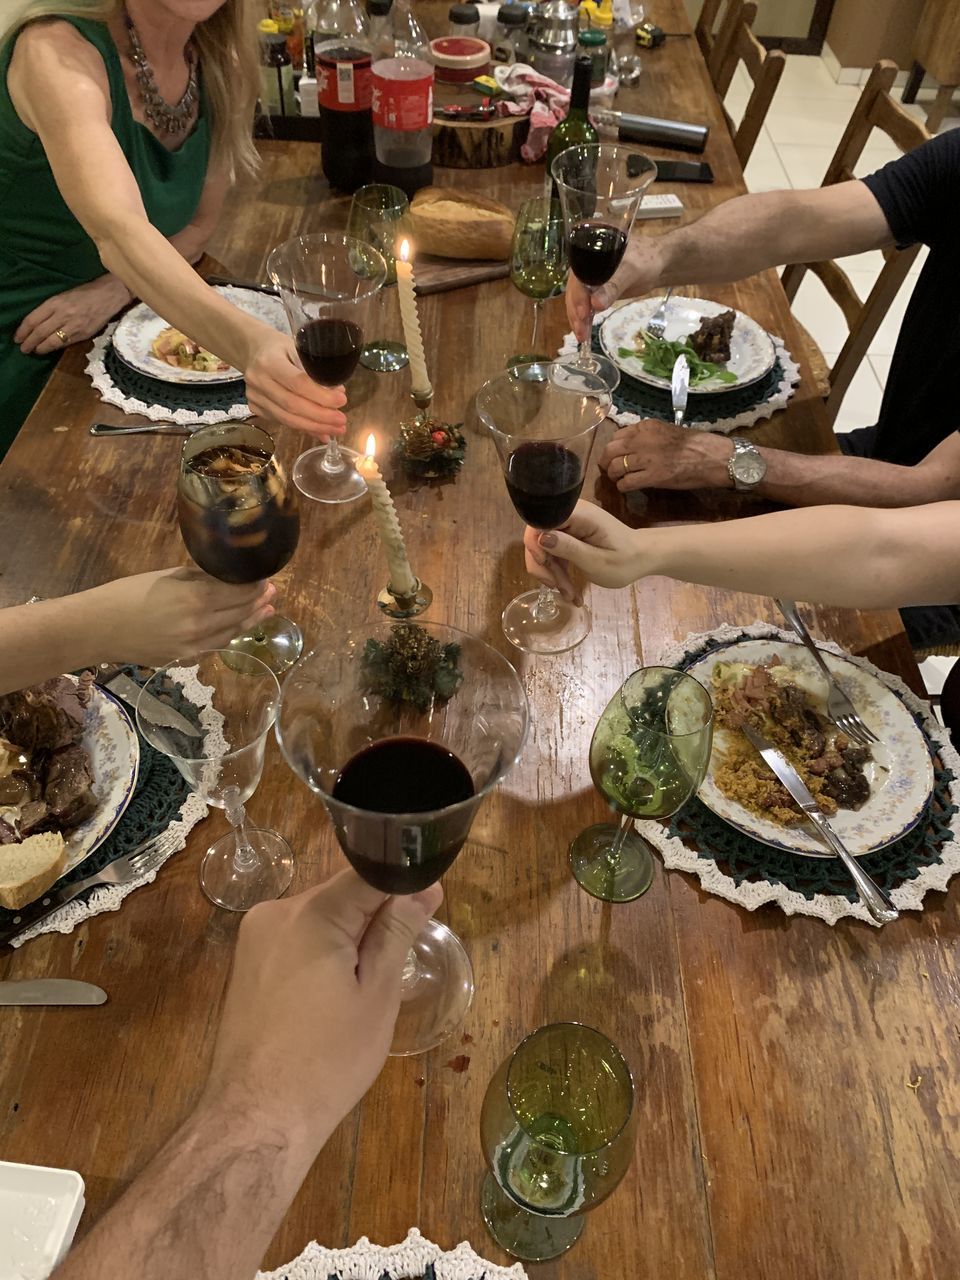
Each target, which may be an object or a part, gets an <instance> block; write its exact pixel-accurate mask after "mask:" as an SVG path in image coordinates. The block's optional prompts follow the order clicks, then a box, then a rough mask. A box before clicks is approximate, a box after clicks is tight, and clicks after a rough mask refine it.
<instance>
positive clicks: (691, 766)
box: [570, 667, 713, 902]
mask: <svg viewBox="0 0 960 1280" xmlns="http://www.w3.org/2000/svg"><path fill="white" fill-rule="evenodd" d="M712 742H713V702H712V700H711V697H710V694H709V693H708V692H707V690H706V689H705V688H704V686H703V685H702V684H701V683H700V681H699V680H696V679H695V678H694V677H693V676H691V675H687V673H686V672H685V671H675V670H674V669H673V668H672V667H641V668H640V670H639V671H635V672H634V673H633V675H632V676H629V677H628V678H627V679H626V680H625V681H624V682H623V684H622V685H621V687H620V688H619V689H618V690H617V692H616V694H615V695H614V696H613V698H612V699H611V700H610V702H609V703H608V705H607V707H606V709H605V710H604V712H603V715H601V717H600V720H599V721H598V723H597V727H596V729H595V730H594V732H593V739H592V740H591V743H590V775H591V777H592V778H593V784H594V786H595V787H596V788H597V790H598V791H599V792H600V794H601V795H602V796H603V797H604V799H605V800H607V801H608V803H609V804H610V806H611V807H612V808H613V809H615V810H617V811H619V813H620V814H621V815H622V817H621V819H620V824H619V826H614V825H613V823H609V822H601V823H597V824H596V825H595V826H592V827H587V828H586V830H584V831H581V832H580V834H579V835H578V836H577V838H576V839H575V840H574V842H573V844H571V846H570V866H571V868H572V870H573V874H574V877H575V878H576V880H577V883H578V884H579V885H580V886H581V887H582V888H584V889H586V891H587V892H588V893H591V894H593V896H594V897H595V898H600V899H602V901H604V902H631V901H632V900H633V899H634V898H639V897H640V895H641V894H642V893H646V891H647V889H649V887H650V882H651V880H652V879H653V855H652V854H651V852H650V846H649V845H648V843H647V841H646V840H644V839H643V837H642V836H640V835H638V834H637V832H636V831H633V830H631V827H632V826H633V819H634V818H668V817H670V815H671V814H674V813H676V812H677V810H678V809H679V808H680V807H681V806H682V805H684V804H686V802H687V801H688V800H689V799H690V797H691V796H692V795H694V794H695V792H696V791H698V790H699V787H700V783H701V782H702V781H703V778H704V774H705V773H706V771H707V765H708V764H709V762H710V748H711V745H712Z"/></svg>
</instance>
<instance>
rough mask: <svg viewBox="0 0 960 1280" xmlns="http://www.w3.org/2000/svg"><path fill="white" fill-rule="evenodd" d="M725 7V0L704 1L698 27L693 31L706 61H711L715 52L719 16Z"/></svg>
mask: <svg viewBox="0 0 960 1280" xmlns="http://www.w3.org/2000/svg"><path fill="white" fill-rule="evenodd" d="M723 5H724V0H703V8H702V9H701V10H700V17H699V18H698V19H697V25H696V26H695V27H694V29H693V34H694V35H695V36H696V37H697V44H698V45H699V46H700V52H701V53H702V54H703V56H704V60H705V61H709V59H710V54H711V52H712V51H713V45H714V41H715V40H716V38H717V37H716V29H717V16H718V14H719V13H720V10H721V9H722V8H723Z"/></svg>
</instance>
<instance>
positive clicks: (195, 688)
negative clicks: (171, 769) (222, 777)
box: [11, 667, 223, 947]
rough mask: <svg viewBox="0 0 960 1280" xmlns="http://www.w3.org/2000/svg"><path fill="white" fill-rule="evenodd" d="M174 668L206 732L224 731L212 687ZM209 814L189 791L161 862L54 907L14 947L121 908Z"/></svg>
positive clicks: (70, 929) (170, 828)
mask: <svg viewBox="0 0 960 1280" xmlns="http://www.w3.org/2000/svg"><path fill="white" fill-rule="evenodd" d="M174 671H175V674H176V675H177V676H178V678H180V679H182V681H183V688H184V692H185V693H186V695H187V697H188V698H189V700H190V701H191V702H192V703H193V704H194V705H195V706H197V707H199V708H200V722H201V724H202V725H203V727H204V730H205V733H219V732H221V729H222V725H223V716H222V715H220V713H219V712H218V711H216V710H214V708H213V707H212V706H211V705H210V699H211V697H212V693H213V690H212V689H210V688H209V686H207V685H203V684H201V683H200V682H199V680H197V678H196V676H195V675H194V676H193V678H192V679H191V677H190V675H189V670H188V669H187V668H182V667H177V668H174ZM221 738H222V733H221ZM206 816H207V805H206V802H205V801H204V800H203V798H202V797H201V796H199V795H198V794H197V793H196V792H195V791H191V792H189V793H188V794H187V797H186V799H185V800H184V802H183V804H182V805H181V806H180V811H179V812H178V814H177V816H176V817H175V818H174V819H173V821H172V822H171V823H170V824H169V825H168V826H167V827H166V828H165V831H164V834H168V835H169V837H170V842H171V843H170V849H169V852H168V853H167V854H166V856H165V857H164V859H163V861H162V862H161V863H160V864H159V865H158V866H156V867H154V869H153V870H152V871H149V872H148V873H147V874H146V875H142V876H138V877H137V878H136V879H135V880H131V881H130V882H129V884H124V885H113V884H110V885H101V886H100V887H99V888H97V889H94V890H93V891H92V892H91V893H88V894H87V895H86V897H85V898H84V899H83V900H82V901H74V902H68V903H67V904H66V906H64V907H61V908H60V910H59V911H54V913H53V914H52V915H49V916H47V917H46V918H45V919H43V920H41V921H39V922H38V923H37V924H35V925H33V926H32V927H31V928H29V929H25V930H24V931H23V933H22V934H21V935H20V936H19V937H18V938H17V939H16V941H15V942H13V943H12V944H11V945H12V946H14V947H19V946H22V945H23V943H25V942H29V941H30V939H31V938H36V937H39V935H40V934H41V933H72V932H73V930H74V929H75V928H76V927H77V925H79V924H83V922H84V921H85V920H90V919H92V918H93V916H99V915H103V914H104V912H107V911H119V910H120V907H121V905H122V903H123V900H124V898H126V897H128V895H129V894H131V893H133V891H134V890H135V889H139V888H141V887H142V886H143V885H145V884H152V883H153V881H154V880H156V878H157V875H158V873H159V872H160V870H161V869H162V868H163V865H164V863H166V862H167V861H169V859H170V858H172V857H173V855H174V854H175V853H179V852H180V850H181V849H183V848H184V847H185V846H186V843H187V836H188V835H189V834H190V832H191V831H192V830H193V828H194V827H195V826H196V825H197V823H198V822H200V821H201V820H202V819H203V818H205V817H206Z"/></svg>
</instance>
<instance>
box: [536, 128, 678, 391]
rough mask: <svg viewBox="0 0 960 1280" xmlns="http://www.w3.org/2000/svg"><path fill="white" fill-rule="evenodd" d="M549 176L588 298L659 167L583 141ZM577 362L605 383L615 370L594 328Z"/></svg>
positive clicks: (621, 246) (619, 255)
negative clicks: (596, 349)
mask: <svg viewBox="0 0 960 1280" xmlns="http://www.w3.org/2000/svg"><path fill="white" fill-rule="evenodd" d="M552 176H553V179H554V181H555V182H556V184H557V191H558V192H559V194H560V203H561V205H562V206H563V220H564V223H565V225H566V229H567V248H568V251H569V254H570V269H571V270H572V271H573V274H574V275H575V276H576V277H577V279H578V280H579V281H580V283H581V284H582V285H583V286H584V287H585V288H586V290H587V292H588V293H590V294H592V293H593V291H594V289H599V288H600V286H601V285H603V284H606V283H607V281H608V280H609V279H610V278H611V276H612V275H613V273H614V272H615V271H616V269H617V267H619V265H620V263H621V261H622V260H623V255H624V253H625V252H626V248H627V242H628V240H629V238H630V232H631V230H632V229H633V223H634V219H635V218H636V216H637V210H638V209H639V208H640V203H641V201H642V200H643V193H644V191H646V189H647V187H649V185H650V183H651V182H653V181H654V179H655V178H656V176H657V166H656V165H655V164H654V162H653V161H652V160H651V159H650V158H649V156H642V155H638V154H637V153H636V152H635V151H630V150H628V149H627V148H626V147H619V146H616V145H613V144H611V143H608V142H602V143H584V144H581V145H579V146H576V147H568V149H567V150H566V151H561V152H560V154H559V155H558V156H557V158H556V160H554V162H553V171H552ZM576 364H577V365H578V367H579V368H581V369H586V370H588V371H589V372H591V373H595V374H598V375H599V376H600V377H603V378H607V379H609V377H610V373H611V371H615V370H616V365H615V364H614V363H613V361H612V360H608V359H607V358H606V356H597V355H594V354H593V350H592V325H588V327H587V336H586V337H585V338H584V340H583V342H582V343H581V344H580V353H579V355H578V357H577V360H576ZM619 376H620V375H619V373H617V381H619ZM610 385H611V387H613V386H615V385H616V384H615V383H611V384H610Z"/></svg>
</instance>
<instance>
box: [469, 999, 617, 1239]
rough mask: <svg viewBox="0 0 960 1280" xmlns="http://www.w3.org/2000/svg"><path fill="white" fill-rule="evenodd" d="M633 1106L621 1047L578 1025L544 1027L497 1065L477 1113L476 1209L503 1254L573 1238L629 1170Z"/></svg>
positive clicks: (573, 1023) (567, 1024)
mask: <svg viewBox="0 0 960 1280" xmlns="http://www.w3.org/2000/svg"><path fill="white" fill-rule="evenodd" d="M633 1104H634V1088H633V1077H632V1076H631V1074H630V1068H629V1067H628V1066H627V1063H626V1060H625V1059H624V1057H623V1054H622V1053H621V1052H620V1050H619V1049H618V1048H617V1047H616V1045H615V1044H613V1043H612V1042H611V1041H610V1040H608V1039H607V1037H606V1036H604V1035H601V1033H600V1032H599V1031H595V1030H594V1029H593V1028H592V1027H585V1026H582V1025H581V1024H580V1023H578V1022H559V1023H555V1024H554V1025H553V1026H549V1027H541V1028H540V1029H539V1031H534V1032H533V1034H532V1035H529V1036H527V1038H526V1040H524V1041H523V1043H522V1044H520V1045H519V1046H518V1047H517V1048H516V1049H515V1050H514V1051H513V1053H512V1054H511V1055H510V1057H509V1058H507V1060H506V1062H504V1063H503V1064H502V1065H501V1067H500V1069H499V1071H497V1073H496V1075H495V1076H494V1077H493V1079H492V1080H491V1081H490V1085H489V1087H488V1089H487V1093H486V1097H485V1098H484V1100H483V1110H482V1112H481V1115H480V1136H481V1141H482V1143H483V1153H484V1155H485V1156H486V1159H487V1164H488V1165H489V1166H490V1172H489V1173H488V1174H487V1176H486V1178H485V1179H484V1183H483V1190H482V1192H481V1195H480V1209H481V1212H482V1213H483V1219H484V1222H486V1224H487V1228H488V1229H489V1231H490V1234H491V1235H492V1236H493V1238H494V1240H496V1241H497V1243H498V1244H500V1245H502V1246H503V1248H504V1249H506V1251H507V1252H508V1253H511V1254H513V1256H514V1257H515V1258H523V1259H524V1260H525V1261H527V1262H544V1261H546V1260H547V1259H548V1258H556V1257H557V1256H558V1255H559V1254H561V1253H565V1252H566V1250H567V1249H569V1248H570V1246H571V1245H573V1244H575V1243H576V1241H577V1240H578V1239H579V1237H580V1233H581V1231H582V1230H583V1215H584V1214H585V1213H586V1212H587V1211H588V1210H590V1209H593V1208H595V1207H596V1206H597V1205H598V1204H600V1202H601V1201H602V1200H605V1199H606V1198H607V1196H608V1195H610V1193H611V1192H612V1191H614V1190H615V1189H616V1187H617V1186H618V1185H619V1183H620V1181H621V1180H622V1178H623V1175H624V1174H625V1173H626V1172H627V1169H628V1168H629V1167H630V1161H631V1160H632V1159H633V1148H634V1142H635V1138H636V1113H635V1111H634V1105H633Z"/></svg>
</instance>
